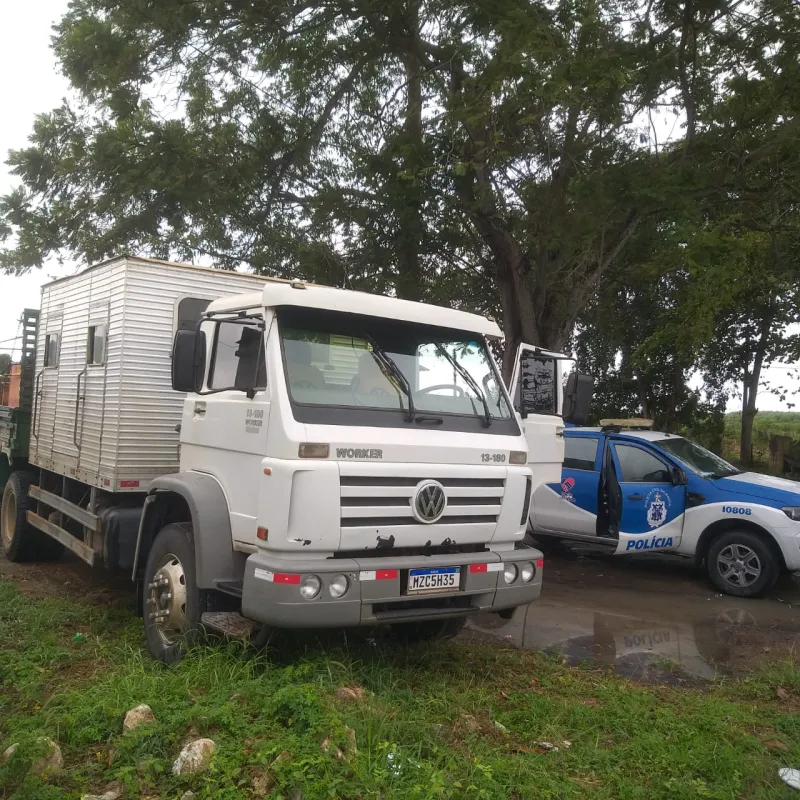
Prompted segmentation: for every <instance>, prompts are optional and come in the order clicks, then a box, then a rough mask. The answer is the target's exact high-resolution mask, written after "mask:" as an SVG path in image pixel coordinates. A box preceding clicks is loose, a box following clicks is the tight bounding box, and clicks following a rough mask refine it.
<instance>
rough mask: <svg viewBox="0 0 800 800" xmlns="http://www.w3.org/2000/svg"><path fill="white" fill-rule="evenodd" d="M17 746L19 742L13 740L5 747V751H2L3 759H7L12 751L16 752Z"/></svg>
mask: <svg viewBox="0 0 800 800" xmlns="http://www.w3.org/2000/svg"><path fill="white" fill-rule="evenodd" d="M18 747H19V742H14V744H12V745H11V747H7V748H6V750H5V752H4V753H3V761H4V762H6V761H8V759H9V758H11V756H13V755H14V753H16V752H17V748H18Z"/></svg>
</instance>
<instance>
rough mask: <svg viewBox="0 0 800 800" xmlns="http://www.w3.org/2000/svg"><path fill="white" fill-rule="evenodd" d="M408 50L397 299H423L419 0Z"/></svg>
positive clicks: (414, 2)
mask: <svg viewBox="0 0 800 800" xmlns="http://www.w3.org/2000/svg"><path fill="white" fill-rule="evenodd" d="M406 24H407V26H408V27H407V31H406V34H407V39H406V41H407V47H406V49H405V51H404V52H403V54H402V61H403V70H404V73H405V81H406V118H405V130H404V135H403V152H404V157H403V174H402V175H401V176H400V178H399V183H400V185H401V186H402V187H403V191H402V192H401V193H400V196H401V203H402V205H401V207H400V208H399V210H398V214H399V218H400V219H399V222H400V242H399V243H398V245H399V246H398V275H397V281H396V289H397V296H398V297H400V298H403V299H404V300H422V296H423V286H422V268H421V264H420V247H421V245H422V238H423V221H422V196H421V176H420V173H421V169H422V60H421V56H420V39H419V34H420V31H419V25H420V21H419V0H411V2H410V3H409V8H408V16H407V20H406Z"/></svg>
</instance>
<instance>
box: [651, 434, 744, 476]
mask: <svg viewBox="0 0 800 800" xmlns="http://www.w3.org/2000/svg"><path fill="white" fill-rule="evenodd" d="M654 444H656V445H658V446H659V447H660V448H661V449H662V450H664V451H665V452H666V453H669V454H670V455H671V456H675V458H677V459H678V460H679V461H682V462H683V463H684V464H685V465H686V466H687V467H689V469H690V470H692V472H696V473H697V474H698V475H700V476H702V477H703V478H727V477H728V476H730V475H740V474H741V472H742V471H741V470H740V469H737V468H736V467H734V466H733V464H729V463H728V462H727V461H726V460H725V459H724V458H720V457H719V456H716V455H714V453H712V452H711V451H710V450H706V449H705V447H701V446H700V445H699V444H695V443H694V442H691V441H689V440H688V439H683V438H681V437H679V436H675V437H674V438H673V437H670V438H669V439H659V440H658V441H657V442H654Z"/></svg>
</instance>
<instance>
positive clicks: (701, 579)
mask: <svg viewBox="0 0 800 800" xmlns="http://www.w3.org/2000/svg"><path fill="white" fill-rule="evenodd" d="M469 632H470V635H479V636H486V635H488V636H493V637H498V638H502V639H504V640H505V641H509V642H512V643H515V644H517V645H518V646H520V647H525V648H529V649H535V650H545V651H550V652H554V653H560V654H562V656H563V658H564V659H565V660H566V661H567V662H568V663H571V664H577V663H581V662H586V663H590V664H596V665H598V666H607V667H610V668H612V669H614V670H615V671H617V672H619V673H621V674H624V675H629V676H630V677H633V678H635V679H638V680H645V681H658V682H661V681H666V682H670V683H672V682H675V683H679V682H681V681H682V680H686V679H698V678H706V679H709V678H714V677H717V676H720V675H725V674H741V673H744V672H747V671H749V670H751V669H752V668H753V667H754V666H756V665H758V664H760V663H762V662H763V661H764V660H768V659H778V658H785V657H787V656H793V657H796V658H800V587H798V586H797V585H796V584H795V583H794V582H793V581H792V579H791V578H790V577H789V576H788V575H787V576H784V577H783V578H782V579H781V580H780V581H779V582H778V584H777V585H776V586H775V588H774V589H773V590H772V591H771V592H770V593H769V595H768V596H767V597H764V598H760V599H755V600H743V599H740V598H737V597H730V596H728V595H722V594H719V593H718V592H717V590H716V589H715V587H714V586H713V585H712V584H711V583H710V581H709V580H708V579H707V577H706V576H705V575H704V574H703V573H701V572H697V571H696V570H695V569H694V567H693V566H692V564H691V562H690V561H688V560H686V559H683V558H679V557H677V556H671V555H666V554H651V555H642V556H628V557H620V556H614V555H613V554H611V553H610V552H609V551H607V550H605V549H604V548H602V547H592V546H588V545H566V544H565V545H557V546H551V547H549V548H547V552H546V554H545V572H544V585H543V589H542V596H541V599H540V600H539V601H538V602H536V603H532V604H531V605H530V606H529V607H527V608H525V609H519V610H518V611H517V612H516V613H515V615H514V617H513V619H511V620H508V621H505V620H501V619H500V618H498V617H497V616H496V615H486V616H483V617H478V618H476V619H475V620H473V621H471V622H470V623H469Z"/></svg>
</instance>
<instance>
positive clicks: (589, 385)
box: [564, 372, 594, 425]
mask: <svg viewBox="0 0 800 800" xmlns="http://www.w3.org/2000/svg"><path fill="white" fill-rule="evenodd" d="M593 394H594V378H592V376H591V375H584V374H583V373H581V372H573V373H571V374H570V376H569V378H567V386H566V388H565V390H564V422H571V423H572V424H573V425H585V424H586V423H587V422H588V421H589V412H590V410H591V407H592V395H593Z"/></svg>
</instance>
